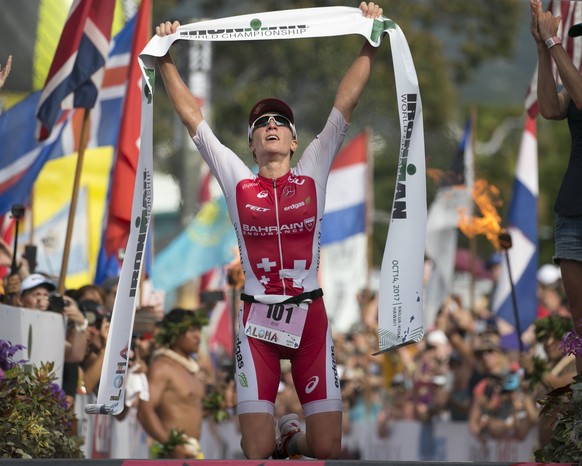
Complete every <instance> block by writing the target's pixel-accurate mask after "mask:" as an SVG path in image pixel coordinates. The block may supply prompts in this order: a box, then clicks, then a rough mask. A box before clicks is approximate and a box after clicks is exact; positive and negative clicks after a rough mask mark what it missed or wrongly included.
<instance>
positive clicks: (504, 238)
mask: <svg viewBox="0 0 582 466" xmlns="http://www.w3.org/2000/svg"><path fill="white" fill-rule="evenodd" d="M498 238H499V246H501V248H502V249H503V252H504V253H505V263H506V265H507V275H508V276H509V285H510V286H511V302H512V304H513V316H514V317H515V330H516V333H517V343H518V345H519V352H520V353H523V342H522V341H521V324H520V322H519V310H518V308H517V299H516V297H515V283H514V282H513V276H512V274H511V265H510V261H509V249H511V246H512V245H513V243H512V240H511V235H510V234H509V233H507V232H505V233H500V234H499V236H498Z"/></svg>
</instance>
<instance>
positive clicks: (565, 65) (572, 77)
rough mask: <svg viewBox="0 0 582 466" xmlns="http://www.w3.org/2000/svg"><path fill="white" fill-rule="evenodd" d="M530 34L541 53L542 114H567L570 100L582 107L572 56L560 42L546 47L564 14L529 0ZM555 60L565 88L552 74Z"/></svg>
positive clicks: (581, 88) (580, 86) (581, 89)
mask: <svg viewBox="0 0 582 466" xmlns="http://www.w3.org/2000/svg"><path fill="white" fill-rule="evenodd" d="M530 7H531V16H532V19H531V33H532V35H533V37H534V39H535V41H536V46H537V52H538V102H539V106H540V113H541V114H542V116H543V117H544V118H548V119H562V118H565V116H566V111H567V109H568V102H569V99H570V98H571V99H573V100H574V103H575V104H576V107H578V108H582V76H581V75H580V72H579V71H578V70H577V69H576V67H575V66H574V64H573V63H572V59H571V58H570V56H569V55H568V53H567V52H566V50H565V49H564V48H563V47H562V45H560V44H557V45H554V46H552V47H551V48H549V49H548V48H547V46H546V44H545V41H546V40H547V39H550V38H552V37H555V36H556V35H557V33H558V26H559V25H560V21H561V19H562V18H561V17H560V16H553V15H552V13H551V12H549V11H546V12H544V11H543V10H542V5H541V0H530ZM552 60H553V61H554V62H555V63H556V67H557V68H558V73H559V75H560V78H561V80H562V82H563V83H564V89H563V90H562V91H560V92H558V91H557V89H556V82H555V80H554V76H553V73H552Z"/></svg>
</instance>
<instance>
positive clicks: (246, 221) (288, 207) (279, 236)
mask: <svg viewBox="0 0 582 466" xmlns="http://www.w3.org/2000/svg"><path fill="white" fill-rule="evenodd" d="M347 129H348V123H346V121H345V119H344V118H343V116H342V114H341V113H340V112H339V111H338V110H337V109H335V108H334V109H332V111H331V113H330V115H329V117H328V120H327V123H326V125H325V127H324V129H323V131H322V132H321V133H320V134H319V135H318V136H317V137H316V138H315V139H314V140H313V141H312V142H311V143H310V144H309V146H308V147H307V148H306V150H305V151H304V153H303V154H302V156H301V159H300V160H299V162H298V163H297V165H296V166H295V167H294V168H292V169H291V171H290V172H289V173H288V174H286V175H284V176H282V177H280V178H277V179H268V178H264V177H262V176H260V175H255V174H253V173H252V171H251V170H250V169H249V168H248V167H247V166H246V165H245V164H244V162H243V161H242V160H241V159H240V158H239V157H238V156H237V155H236V154H235V153H234V152H233V151H231V150H230V149H229V148H227V147H225V146H224V145H223V144H222V143H220V141H219V140H218V139H217V138H216V136H215V135H214V133H213V132H212V130H211V129H210V127H209V126H208V124H207V123H206V122H202V123H201V124H200V125H199V126H198V129H197V132H196V135H195V136H194V138H193V141H194V143H195V144H196V147H197V148H198V150H199V151H200V153H201V154H202V157H203V158H204V160H205V161H206V162H207V163H208V165H209V166H210V169H211V171H212V173H213V175H214V176H215V177H216V179H217V181H218V183H219V184H220V186H221V188H222V191H223V193H224V195H225V198H226V202H227V206H228V212H229V215H230V218H231V221H232V223H233V225H234V228H235V232H236V236H237V240H238V245H239V250H240V259H241V265H242V269H243V271H244V274H245V286H244V294H245V295H247V296H251V297H261V296H265V295H268V296H269V297H270V298H271V301H272V300H273V297H274V296H280V300H279V301H278V302H282V301H284V300H285V299H286V298H288V297H292V296H297V295H300V294H302V293H305V292H310V291H313V290H318V289H319V282H318V276H317V274H318V268H319V258H320V246H319V239H320V232H321V221H322V218H323V211H324V207H325V187H326V183H327V178H328V175H329V171H330V168H331V165H332V163H333V160H334V158H335V156H336V154H337V153H338V151H339V149H340V147H341V145H342V143H343V139H344V136H345V134H346V131H347ZM346 188H347V189H349V187H346ZM275 299H276V298H275ZM259 300H260V299H259ZM250 308H251V303H249V302H245V303H244V305H243V307H242V312H241V313H239V332H238V339H237V342H236V348H235V353H236V372H237V374H236V375H237V411H238V413H239V414H243V413H257V412H265V413H270V414H273V413H274V403H275V398H276V396H277V389H278V386H279V380H280V373H281V370H280V359H290V360H291V363H292V374H293V381H294V384H295V388H296V390H297V395H298V397H299V400H300V401H301V404H302V405H303V410H304V415H305V416H309V415H310V414H314V413H319V412H328V411H341V410H342V405H341V394H340V386H339V379H338V375H337V369H336V363H335V358H334V348H333V341H332V338H331V330H330V326H329V321H328V318H327V315H326V311H325V306H324V303H323V299H321V298H316V299H314V300H313V302H311V303H310V304H309V308H308V311H307V317H306V320H305V326H304V327H303V333H302V336H301V342H300V345H299V347H298V348H296V349H294V348H287V347H285V346H281V345H279V344H275V343H270V342H267V341H263V340H258V339H256V338H252V337H251V338H249V336H248V335H247V334H246V333H245V325H246V324H247V319H248V317H249V311H250Z"/></svg>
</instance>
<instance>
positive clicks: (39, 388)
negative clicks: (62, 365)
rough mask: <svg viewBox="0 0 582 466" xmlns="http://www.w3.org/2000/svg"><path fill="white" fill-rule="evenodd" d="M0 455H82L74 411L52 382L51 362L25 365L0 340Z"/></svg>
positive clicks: (47, 456)
mask: <svg viewBox="0 0 582 466" xmlns="http://www.w3.org/2000/svg"><path fill="white" fill-rule="evenodd" d="M0 347H1V349H2V351H1V352H0V367H1V369H0V439H2V441H1V442H0V458H82V457H83V454H82V452H81V449H80V445H81V444H82V440H81V439H80V438H79V437H75V436H71V435H70V431H69V429H70V427H71V424H72V422H73V420H74V413H73V412H72V410H70V409H68V406H67V402H66V400H65V396H64V393H63V392H62V391H61V389H60V388H59V386H58V385H57V384H56V383H54V380H55V378H56V377H55V374H54V372H53V371H54V363H53V362H49V363H43V364H41V366H40V367H36V366H32V368H29V367H27V366H24V365H23V364H22V361H20V362H18V363H16V362H14V361H13V360H12V356H13V355H14V353H15V351H14V350H12V349H11V348H15V347H14V346H11V345H10V343H8V342H5V341H4V340H0Z"/></svg>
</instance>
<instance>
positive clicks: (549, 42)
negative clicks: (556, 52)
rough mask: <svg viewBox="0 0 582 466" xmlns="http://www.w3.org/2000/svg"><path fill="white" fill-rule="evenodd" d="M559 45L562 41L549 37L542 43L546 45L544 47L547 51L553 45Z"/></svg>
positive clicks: (556, 37) (555, 37)
mask: <svg viewBox="0 0 582 466" xmlns="http://www.w3.org/2000/svg"><path fill="white" fill-rule="evenodd" d="M561 43H562V39H560V38H559V37H558V36H554V37H550V38H549V39H546V40H545V41H544V44H546V47H547V48H548V49H551V48H552V47H553V46H554V45H558V44H561Z"/></svg>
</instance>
